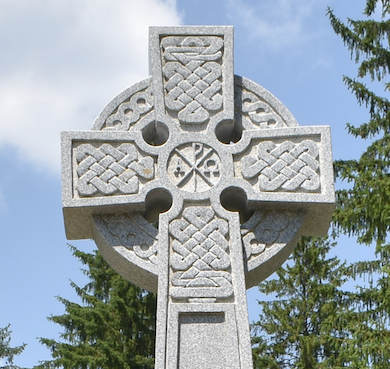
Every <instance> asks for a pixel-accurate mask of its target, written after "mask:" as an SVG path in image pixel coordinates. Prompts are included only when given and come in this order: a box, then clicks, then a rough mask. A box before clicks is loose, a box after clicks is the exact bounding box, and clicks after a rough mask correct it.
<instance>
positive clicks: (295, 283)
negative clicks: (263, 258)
mask: <svg viewBox="0 0 390 369" xmlns="http://www.w3.org/2000/svg"><path fill="white" fill-rule="evenodd" d="M332 246H333V244H331V243H330V242H329V241H328V240H324V239H321V238H318V239H310V238H303V239H302V240H301V241H300V242H299V243H298V245H297V247H296V248H295V250H294V252H293V253H292V255H291V256H290V258H289V260H288V261H287V262H286V264H284V266H282V267H281V268H279V269H278V270H277V271H276V277H275V278H274V279H269V280H266V281H264V282H262V283H261V284H260V285H259V289H260V292H262V293H263V294H267V295H268V294H273V297H274V298H275V299H274V300H271V301H261V302H259V304H260V305H261V310H262V311H261V314H260V320H259V321H258V322H257V323H255V324H254V325H253V326H252V332H253V334H254V337H253V343H254V349H253V356H254V366H255V368H259V369H295V368H296V369H298V368H302V369H313V368H316V369H320V368H333V369H336V368H342V367H344V366H345V365H344V364H345V363H347V362H348V358H347V357H346V355H345V350H344V346H345V344H346V342H347V340H348V336H347V333H346V332H345V331H344V329H343V321H342V319H341V316H342V315H341V312H342V309H343V303H344V299H345V296H346V293H345V292H343V291H342V289H341V287H342V285H343V284H344V281H345V278H344V277H343V270H344V264H341V263H340V261H339V260H338V259H337V258H336V257H333V258H329V257H328V253H329V251H330V249H331V247H332Z"/></svg>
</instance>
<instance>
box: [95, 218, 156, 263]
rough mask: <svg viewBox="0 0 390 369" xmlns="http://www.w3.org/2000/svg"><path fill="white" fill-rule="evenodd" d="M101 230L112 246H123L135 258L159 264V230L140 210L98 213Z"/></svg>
mask: <svg viewBox="0 0 390 369" xmlns="http://www.w3.org/2000/svg"><path fill="white" fill-rule="evenodd" d="M94 220H95V222H97V224H98V225H99V227H100V228H99V231H100V232H102V234H104V235H105V238H106V239H107V240H108V241H109V244H110V245H111V246H112V247H118V246H123V247H125V248H126V249H127V250H128V251H130V252H132V253H133V255H134V257H135V259H136V258H140V259H142V260H143V261H146V262H148V263H151V264H153V265H157V261H158V259H157V254H158V230H157V228H155V227H153V225H152V224H150V223H149V222H148V221H147V220H145V218H144V217H143V216H142V215H141V214H139V213H138V212H134V213H124V214H105V215H96V216H95V218H94Z"/></svg>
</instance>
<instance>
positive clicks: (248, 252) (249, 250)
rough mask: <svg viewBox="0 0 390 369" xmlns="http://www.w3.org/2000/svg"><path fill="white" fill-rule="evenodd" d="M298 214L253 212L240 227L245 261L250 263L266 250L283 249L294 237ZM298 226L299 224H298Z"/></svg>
mask: <svg viewBox="0 0 390 369" xmlns="http://www.w3.org/2000/svg"><path fill="white" fill-rule="evenodd" d="M298 218H302V214H301V213H299V212H291V211H287V210H267V211H265V210H264V211H259V210H257V211H255V212H254V214H253V215H252V217H251V218H250V219H249V220H248V221H247V222H246V223H244V224H242V225H241V236H242V243H243V248H244V252H245V259H246V262H247V263H250V262H251V261H253V260H254V259H256V258H257V257H258V256H260V255H261V254H263V253H264V252H265V251H266V250H267V249H268V250H269V249H270V248H272V247H275V246H277V247H283V246H284V245H285V244H286V243H288V242H290V241H291V239H292V237H293V236H295V234H296V233H297V231H298V229H299V227H297V226H296V222H297V219H298ZM299 226H300V224H299Z"/></svg>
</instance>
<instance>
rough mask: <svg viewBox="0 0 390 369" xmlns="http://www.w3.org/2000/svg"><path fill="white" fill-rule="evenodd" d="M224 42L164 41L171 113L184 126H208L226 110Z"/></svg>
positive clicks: (173, 38)
mask: <svg viewBox="0 0 390 369" xmlns="http://www.w3.org/2000/svg"><path fill="white" fill-rule="evenodd" d="M223 46H224V42H223V38H222V37H218V36H190V37H185V36H167V37H163V38H162V40H161V49H162V65H163V70H162V72H163V77H164V95H165V105H166V109H167V111H169V112H170V114H171V116H172V117H176V116H177V119H179V121H180V122H182V123H187V124H202V123H206V122H207V121H208V120H209V119H210V116H211V115H212V114H214V113H215V112H217V111H220V110H221V109H222V108H223V99H222V94H223V80H222V68H223Z"/></svg>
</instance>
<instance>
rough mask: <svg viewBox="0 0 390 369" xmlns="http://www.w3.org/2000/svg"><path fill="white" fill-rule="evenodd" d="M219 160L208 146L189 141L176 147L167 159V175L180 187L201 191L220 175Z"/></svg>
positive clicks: (190, 190)
mask: <svg viewBox="0 0 390 369" xmlns="http://www.w3.org/2000/svg"><path fill="white" fill-rule="evenodd" d="M220 163H221V160H220V158H219V156H218V154H217V153H216V152H215V150H214V149H212V148H211V147H210V146H208V145H205V144H202V143H199V142H190V143H186V144H183V145H180V146H178V147H176V148H175V149H174V150H173V151H172V153H171V155H170V158H169V160H168V168H167V169H168V176H169V178H170V180H171V181H172V182H173V183H174V184H175V185H176V186H177V187H179V188H180V189H182V190H184V191H187V192H203V191H207V190H208V189H209V188H211V187H213V186H214V185H215V184H216V183H217V182H218V181H219V178H220V176H221V172H220V170H221V165H220Z"/></svg>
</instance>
